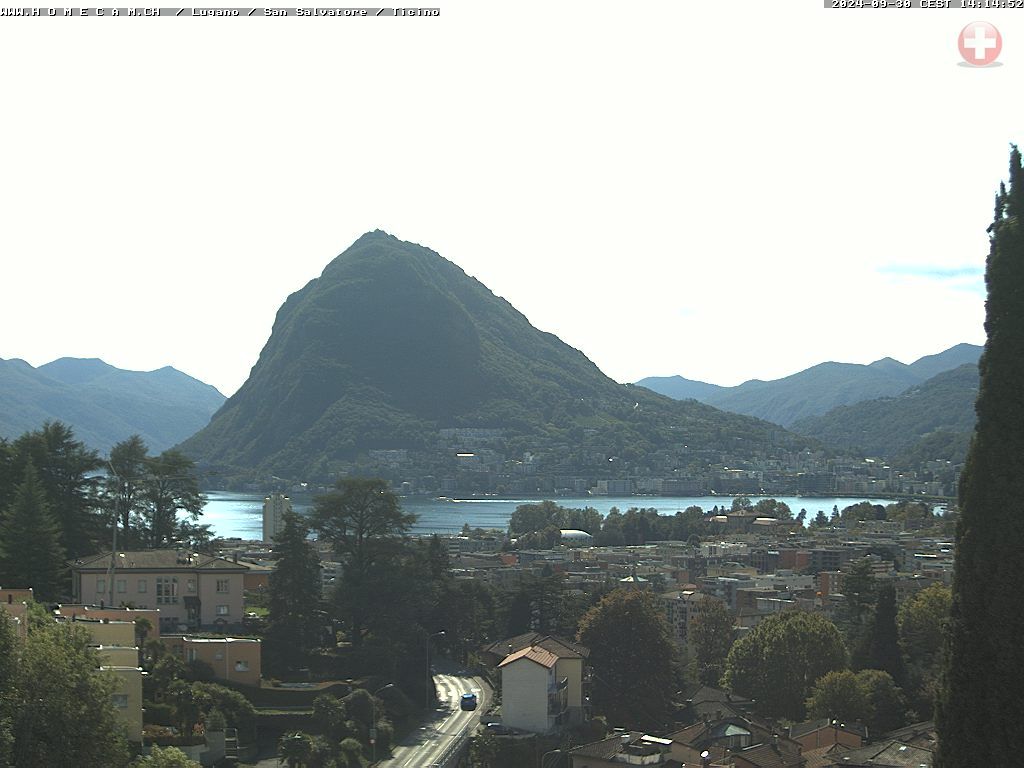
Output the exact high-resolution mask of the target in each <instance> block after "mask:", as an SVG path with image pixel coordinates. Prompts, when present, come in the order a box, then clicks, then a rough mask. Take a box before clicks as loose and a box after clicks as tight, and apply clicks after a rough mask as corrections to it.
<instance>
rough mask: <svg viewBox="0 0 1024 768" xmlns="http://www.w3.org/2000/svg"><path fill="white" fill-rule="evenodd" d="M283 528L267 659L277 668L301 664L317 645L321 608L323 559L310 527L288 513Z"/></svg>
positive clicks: (278, 545)
mask: <svg viewBox="0 0 1024 768" xmlns="http://www.w3.org/2000/svg"><path fill="white" fill-rule="evenodd" d="M283 520H284V527H283V528H282V529H281V532H280V533H278V534H277V535H276V536H275V537H274V553H275V554H276V555H277V567H276V568H275V569H274V572H273V573H271V574H270V594H269V603H270V625H269V627H268V628H267V633H266V640H267V656H268V657H269V658H268V660H269V661H270V662H271V664H272V665H273V666H275V667H277V668H283V667H285V666H287V663H288V661H294V662H299V661H301V660H302V657H303V656H304V654H306V653H307V652H308V651H309V650H310V649H311V648H313V647H314V646H315V645H316V642H317V635H318V632H319V626H318V623H317V611H318V610H319V607H320V558H319V557H318V556H317V553H316V550H315V549H313V547H312V545H311V544H310V543H309V541H307V539H306V537H307V536H308V535H309V526H308V525H306V522H305V520H303V519H302V518H301V517H300V516H299V515H297V514H296V513H294V512H285V514H284V517H283Z"/></svg>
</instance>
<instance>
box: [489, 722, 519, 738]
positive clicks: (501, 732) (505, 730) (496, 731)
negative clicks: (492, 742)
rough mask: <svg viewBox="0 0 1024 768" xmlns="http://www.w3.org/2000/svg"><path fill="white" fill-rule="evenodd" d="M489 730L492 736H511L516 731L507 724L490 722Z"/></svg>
mask: <svg viewBox="0 0 1024 768" xmlns="http://www.w3.org/2000/svg"><path fill="white" fill-rule="evenodd" d="M487 732H488V733H489V734H491V735H492V736H511V735H512V734H514V733H515V731H514V730H513V729H512V728H509V727H508V726H507V725H502V724H501V723H488V724H487Z"/></svg>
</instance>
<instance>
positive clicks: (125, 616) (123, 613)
mask: <svg viewBox="0 0 1024 768" xmlns="http://www.w3.org/2000/svg"><path fill="white" fill-rule="evenodd" d="M54 613H55V614H56V616H57V617H58V618H60V617H64V618H66V619H71V620H72V621H74V620H77V619H95V620H97V621H100V620H106V621H116V622H128V623H131V624H135V623H136V622H138V621H139V620H140V619H145V620H146V622H147V623H148V627H146V629H145V632H143V631H142V630H141V628H140V627H139V626H138V624H136V626H135V637H136V639H139V638H140V636H141V635H143V634H145V639H147V640H159V639H160V611H158V610H156V609H152V608H100V607H99V606H98V605H79V604H76V603H63V604H61V605H60V606H58V607H57V610H56V611H54ZM143 626H145V625H143ZM133 645H134V643H133Z"/></svg>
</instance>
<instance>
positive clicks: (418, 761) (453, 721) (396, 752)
mask: <svg viewBox="0 0 1024 768" xmlns="http://www.w3.org/2000/svg"><path fill="white" fill-rule="evenodd" d="M434 683H435V684H436V686H437V698H438V705H437V708H436V709H435V710H434V712H433V713H432V715H431V717H430V718H428V719H427V720H426V721H425V723H424V724H423V725H421V726H420V727H419V729H418V730H416V731H414V732H413V733H411V734H409V735H408V736H406V737H405V738H404V739H402V740H401V741H399V742H398V744H397V745H396V746H395V747H394V748H393V749H392V752H391V758H390V759H388V760H381V761H380V762H379V763H378V765H380V766H381V768H428V766H432V765H433V764H434V763H435V762H437V760H438V759H439V758H440V757H441V755H442V754H443V753H444V751H445V750H446V749H447V748H448V747H449V745H451V744H452V742H454V741H455V740H456V739H457V738H459V737H460V736H461V735H462V734H463V733H466V732H469V733H472V732H473V730H475V728H476V726H477V724H478V723H479V722H480V713H481V712H486V711H487V707H488V706H489V705H490V694H491V692H490V689H489V688H488V687H487V683H485V682H484V681H483V680H481V679H480V678H478V677H473V676H472V675H469V674H468V673H463V672H459V671H454V670H453V671H452V672H451V673H450V674H435V675H434ZM470 692H472V693H475V694H476V695H477V698H478V700H479V704H478V705H477V708H476V709H475V710H473V711H466V712H464V711H462V710H461V709H460V708H459V698H460V697H461V696H462V694H464V693H470Z"/></svg>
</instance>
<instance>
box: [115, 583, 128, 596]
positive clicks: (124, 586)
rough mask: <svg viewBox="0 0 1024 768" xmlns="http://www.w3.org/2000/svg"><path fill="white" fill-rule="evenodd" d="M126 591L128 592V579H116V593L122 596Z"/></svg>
mask: <svg viewBox="0 0 1024 768" xmlns="http://www.w3.org/2000/svg"><path fill="white" fill-rule="evenodd" d="M127 591H128V579H118V580H117V592H118V594H120V595H123V594H124V593H125V592H127Z"/></svg>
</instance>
